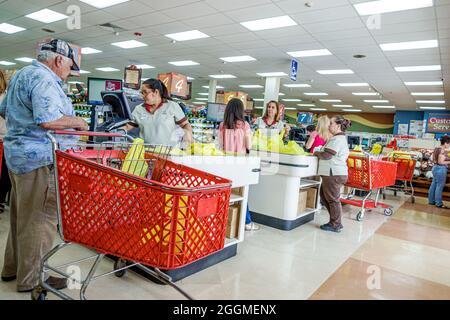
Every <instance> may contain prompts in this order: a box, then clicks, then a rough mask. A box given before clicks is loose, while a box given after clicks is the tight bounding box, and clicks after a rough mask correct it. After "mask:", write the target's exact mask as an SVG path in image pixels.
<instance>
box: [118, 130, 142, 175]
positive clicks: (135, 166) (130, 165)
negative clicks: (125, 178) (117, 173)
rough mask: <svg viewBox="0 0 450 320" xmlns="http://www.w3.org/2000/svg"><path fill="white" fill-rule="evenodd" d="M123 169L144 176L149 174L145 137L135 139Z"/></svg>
mask: <svg viewBox="0 0 450 320" xmlns="http://www.w3.org/2000/svg"><path fill="white" fill-rule="evenodd" d="M121 170H122V171H124V172H128V173H131V174H135V175H137V176H140V177H144V178H145V177H146V176H147V172H148V164H147V161H146V160H145V146H144V139H141V138H137V139H134V141H133V144H132V146H131V148H130V150H129V151H128V154H127V156H126V157H125V160H124V161H123V164H122V168H121Z"/></svg>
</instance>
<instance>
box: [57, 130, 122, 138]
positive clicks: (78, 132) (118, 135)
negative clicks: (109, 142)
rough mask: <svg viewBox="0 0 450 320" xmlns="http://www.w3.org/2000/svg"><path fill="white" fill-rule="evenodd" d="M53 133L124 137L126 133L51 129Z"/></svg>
mask: <svg viewBox="0 0 450 320" xmlns="http://www.w3.org/2000/svg"><path fill="white" fill-rule="evenodd" d="M50 133H51V134H59V135H66V136H90V137H122V138H125V137H126V135H125V134H122V133H110V132H94V131H66V130H54V131H50Z"/></svg>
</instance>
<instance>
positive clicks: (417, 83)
mask: <svg viewBox="0 0 450 320" xmlns="http://www.w3.org/2000/svg"><path fill="white" fill-rule="evenodd" d="M442 84H443V83H442V81H413V82H405V85H407V86H442Z"/></svg>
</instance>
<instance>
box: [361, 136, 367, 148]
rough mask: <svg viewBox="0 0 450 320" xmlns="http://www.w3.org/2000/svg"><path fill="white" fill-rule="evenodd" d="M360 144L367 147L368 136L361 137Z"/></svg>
mask: <svg viewBox="0 0 450 320" xmlns="http://www.w3.org/2000/svg"><path fill="white" fill-rule="evenodd" d="M361 145H362V146H364V147H369V139H368V138H363V139H362V141H361Z"/></svg>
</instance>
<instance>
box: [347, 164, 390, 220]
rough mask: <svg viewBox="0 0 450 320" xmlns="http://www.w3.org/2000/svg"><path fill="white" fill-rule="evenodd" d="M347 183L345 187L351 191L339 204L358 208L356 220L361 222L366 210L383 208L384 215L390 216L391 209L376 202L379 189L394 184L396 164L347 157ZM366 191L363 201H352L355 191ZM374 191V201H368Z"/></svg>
mask: <svg viewBox="0 0 450 320" xmlns="http://www.w3.org/2000/svg"><path fill="white" fill-rule="evenodd" d="M347 166H348V181H347V184H346V186H348V187H350V188H351V189H352V192H351V194H350V193H349V194H348V195H347V196H346V197H344V198H341V202H342V203H345V204H349V205H352V206H356V207H360V208H361V211H360V212H358V214H357V215H356V220H358V221H361V220H362V219H363V217H364V212H365V210H366V209H369V210H371V209H375V208H384V214H385V215H386V216H391V215H392V213H393V210H392V207H391V206H389V205H387V204H384V203H381V202H378V197H379V193H380V190H381V188H383V187H386V186H391V185H393V184H395V178H396V174H397V164H396V163H394V162H388V161H382V160H375V159H371V158H370V157H368V156H349V158H348V160H347ZM356 189H359V190H363V191H368V194H367V195H366V196H365V197H364V198H363V199H353V196H354V195H355V190H356ZM375 190H376V197H375V200H370V197H371V195H372V193H373V191H375Z"/></svg>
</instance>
